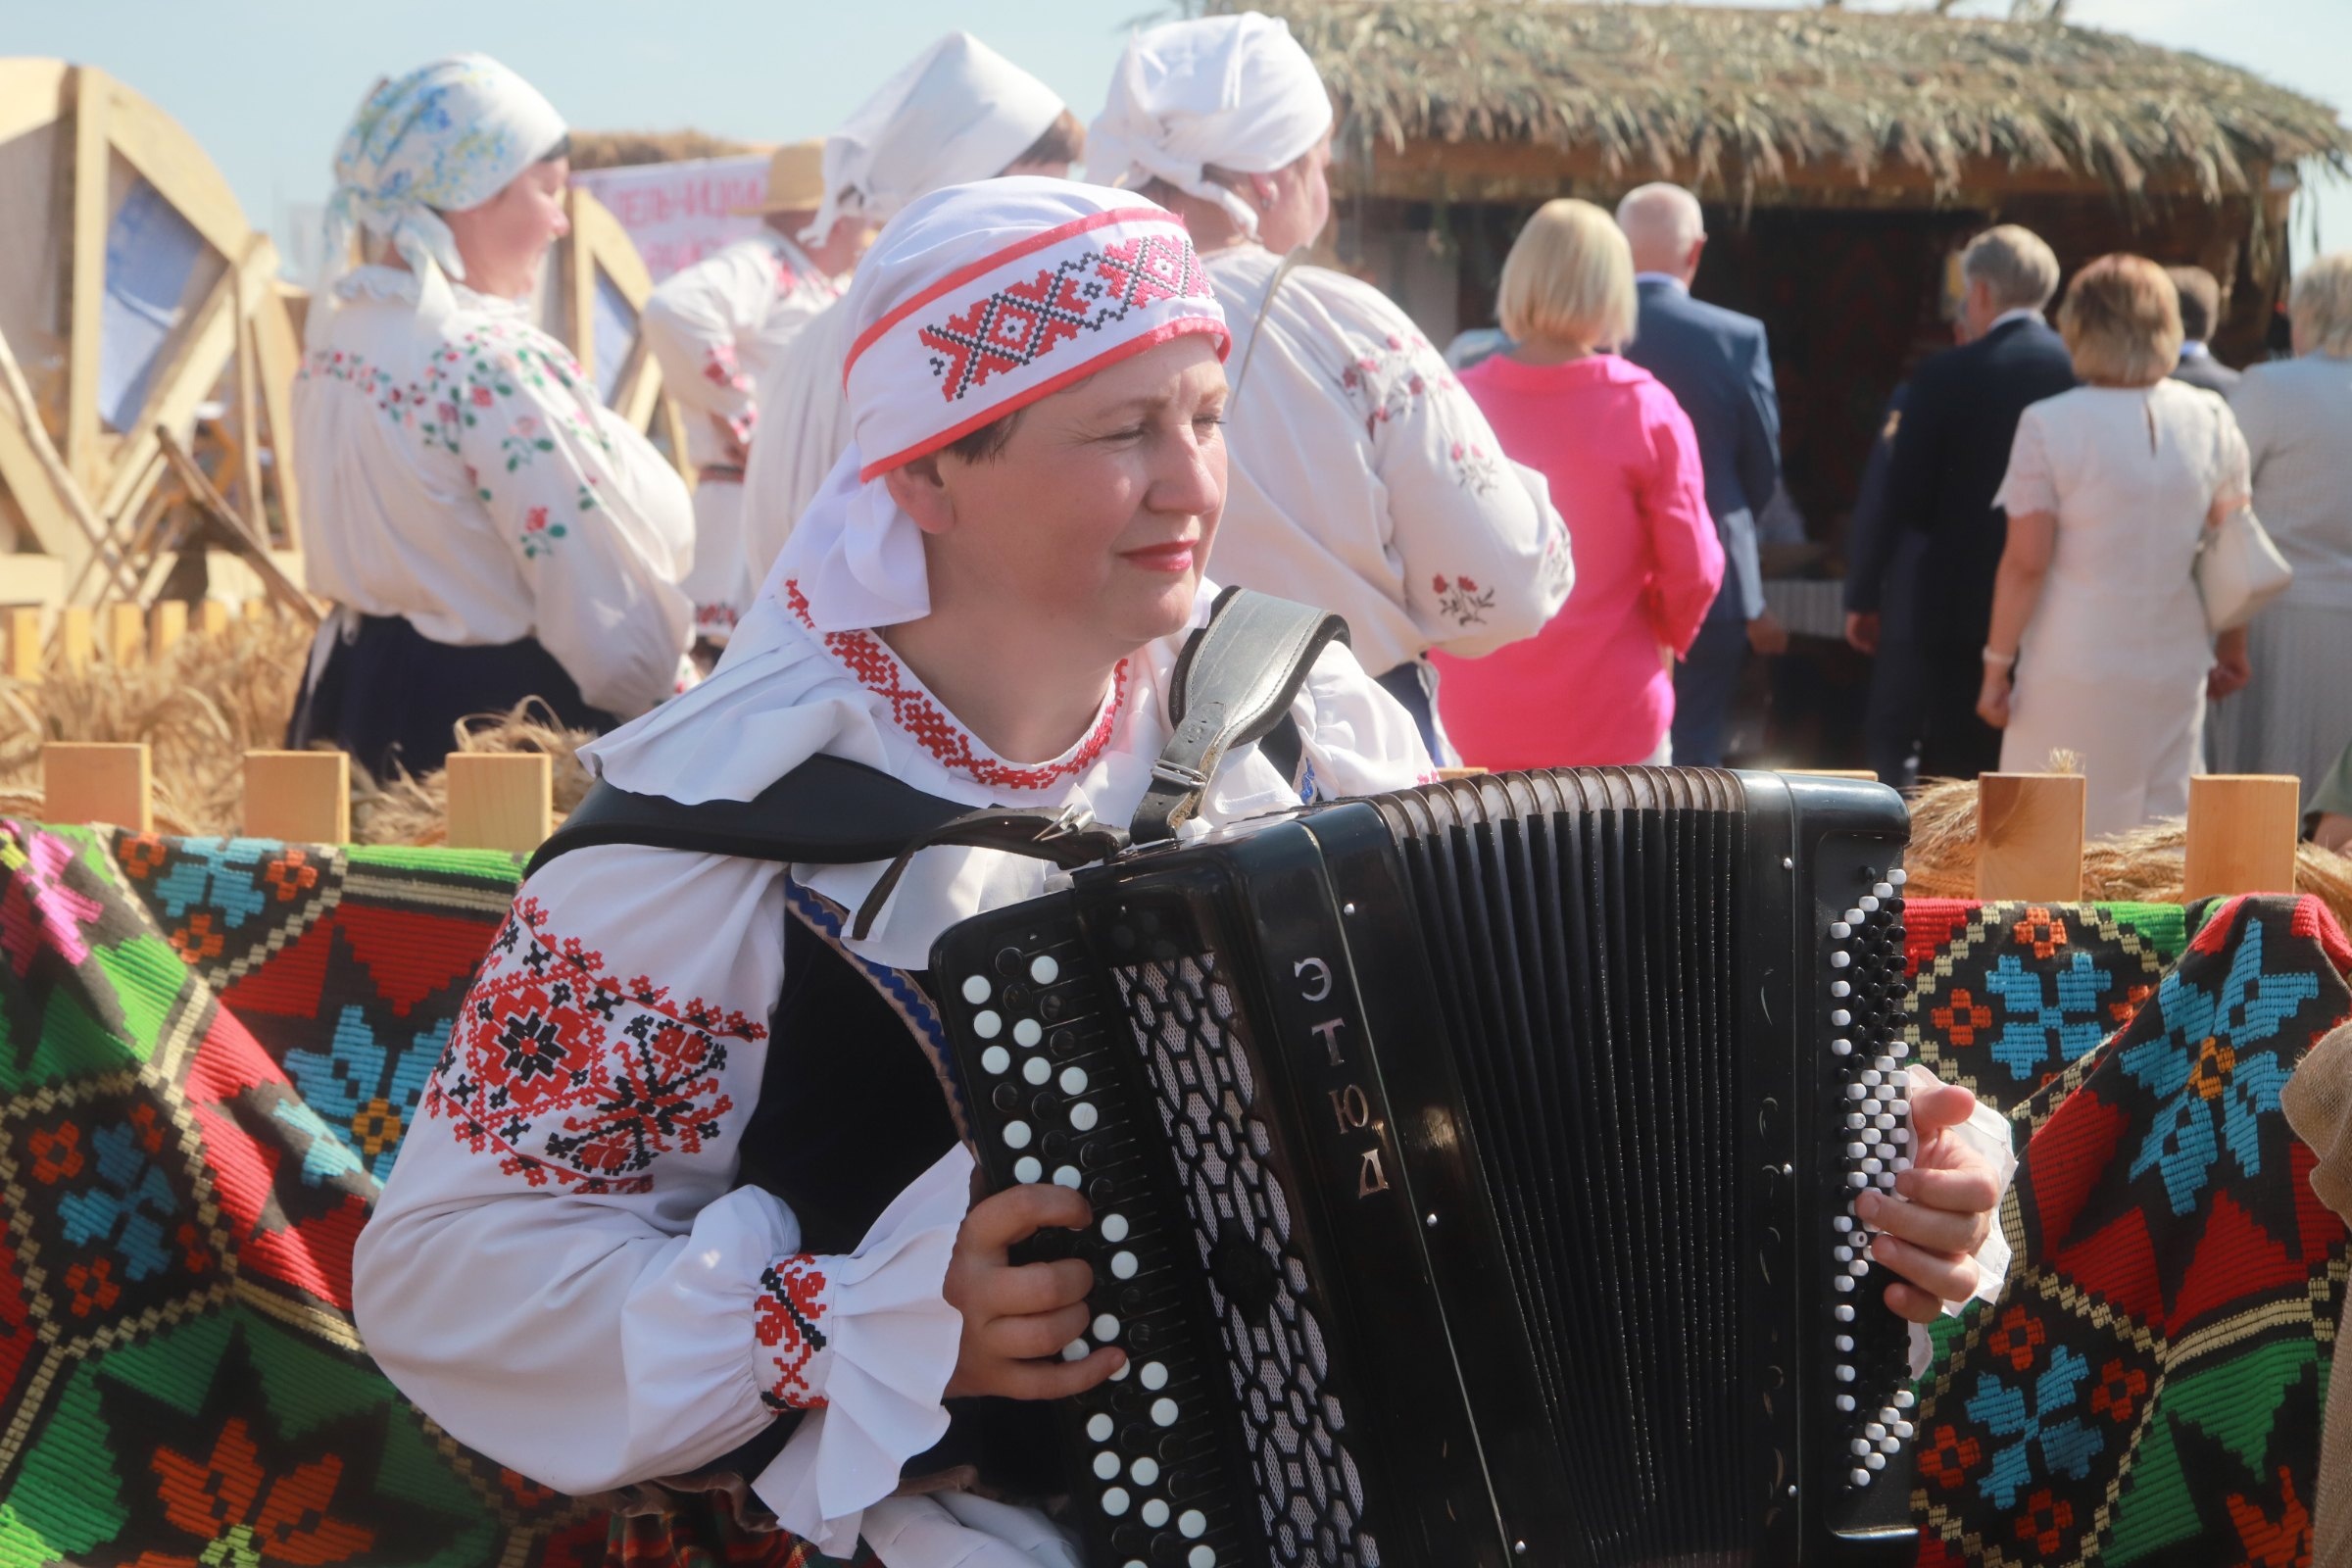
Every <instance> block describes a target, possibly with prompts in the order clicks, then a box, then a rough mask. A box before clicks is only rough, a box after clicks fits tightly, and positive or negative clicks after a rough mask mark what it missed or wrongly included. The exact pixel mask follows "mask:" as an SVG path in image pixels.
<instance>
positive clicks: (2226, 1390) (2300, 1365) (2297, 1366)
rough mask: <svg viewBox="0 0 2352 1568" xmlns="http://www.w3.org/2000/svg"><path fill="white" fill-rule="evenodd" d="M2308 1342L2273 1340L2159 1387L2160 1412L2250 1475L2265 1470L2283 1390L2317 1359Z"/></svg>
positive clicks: (2316, 1349)
mask: <svg viewBox="0 0 2352 1568" xmlns="http://www.w3.org/2000/svg"><path fill="white" fill-rule="evenodd" d="M2319 1353H2320V1352H2319V1347H2318V1345H2317V1344H2316V1343H2315V1342H2313V1341H2312V1340H2310V1339H2301V1340H2279V1341H2277V1342H2275V1343H2273V1344H2270V1345H2265V1346H2261V1347H2259V1348H2255V1349H2251V1350H2246V1351H2243V1352H2241V1353H2239V1354H2236V1355H2233V1356H2231V1357H2230V1358H2229V1360H2227V1361H2224V1362H2223V1363H2221V1364H2220V1365H2218V1366H2211V1367H2208V1368H2206V1369H2205V1370H2204V1371H2202V1372H2194V1373H2191V1374H2189V1375H2188V1376H2186V1377H2180V1376H2177V1375H2176V1376H2174V1377H2173V1378H2171V1379H2169V1380H2168V1381H2167V1382H2166V1384H2165V1388H2164V1408H2165V1409H2166V1410H2168V1411H2170V1412H2171V1413H2172V1414H2174V1415H2176V1416H2178V1417H2180V1419H2181V1420H2183V1421H2187V1422H2191V1423H2193V1424H2194V1425H2195V1426H2196V1427H2197V1429H2198V1430H2199V1431H2201V1432H2203V1433H2205V1434H2206V1435H2207V1436H2208V1437H2210V1438H2212V1439H2214V1440H2215V1441H2216V1442H2218V1443H2220V1444H2221V1445H2222V1446H2224V1447H2226V1448H2228V1449H2229V1451H2230V1452H2231V1453H2233V1454H2235V1455H2236V1456H2237V1457H2238V1458H2239V1459H2241V1460H2243V1461H2244V1462H2245V1465H2246V1468H2247V1469H2249V1470H2251V1471H2253V1472H2254V1473H2255V1474H2256V1475H2262V1474H2264V1473H2265V1472H2266V1470H2267V1469H2268V1465H2267V1463H2266V1461H2267V1460H2268V1458H2269V1455H2270V1446H2271V1428H2272V1426H2273V1425H2275V1424H2276V1423H2277V1421H2278V1407H2279V1406H2280V1405H2281V1404H2283V1403H2285V1402H2286V1396H2287V1391H2288V1390H2290V1389H2292V1388H2293V1387H2294V1386H2295V1385H2296V1384H2298V1383H2300V1382H2302V1381H2303V1378H2304V1376H2305V1375H2306V1373H2307V1372H2308V1371H2309V1369H2310V1367H2311V1364H2312V1363H2313V1362H2314V1361H2316V1360H2318V1359H2319Z"/></svg>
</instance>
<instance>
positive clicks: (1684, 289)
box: [1634, 272, 1691, 294]
mask: <svg viewBox="0 0 2352 1568" xmlns="http://www.w3.org/2000/svg"><path fill="white" fill-rule="evenodd" d="M1644 283H1663V284H1665V285H1666V286H1667V287H1668V288H1670V289H1672V290H1674V291H1675V292H1676V293H1677V294H1688V293H1690V292H1691V285H1690V284H1688V283H1686V282H1684V281H1683V280H1682V279H1681V278H1679V277H1677V276H1675V275H1674V274H1673V273H1672V272H1636V273H1635V274H1634V286H1635V287H1636V288H1640V287H1641V286H1642V284H1644Z"/></svg>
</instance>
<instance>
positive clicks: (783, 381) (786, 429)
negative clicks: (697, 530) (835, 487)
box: [743, 304, 857, 582]
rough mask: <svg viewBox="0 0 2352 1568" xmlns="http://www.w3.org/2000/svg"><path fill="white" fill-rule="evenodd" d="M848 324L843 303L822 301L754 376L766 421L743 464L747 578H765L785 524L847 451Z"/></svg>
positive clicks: (787, 533) (788, 528)
mask: <svg viewBox="0 0 2352 1568" xmlns="http://www.w3.org/2000/svg"><path fill="white" fill-rule="evenodd" d="M856 326H857V322H856V321H855V320H854V319H852V318H851V316H850V312H849V308H848V306H847V305H839V304H837V305H831V306H828V307H826V308H825V309H824V310H822V311H819V312H818V313H817V314H816V317H815V318H814V319H812V320H810V321H809V325H808V327H807V329H806V330H804V331H803V332H802V333H801V335H800V337H799V339H798V340H797V341H796V343H795V344H794V350H793V352H792V353H790V354H785V355H780V356H778V357H777V358H776V360H775V362H774V363H773V364H772V365H770V366H769V367H768V368H767V371H766V373H765V374H763V375H762V376H760V408H761V409H762V410H764V411H765V417H766V423H765V425H764V426H763V427H762V428H761V431H760V437H759V439H757V440H755V441H754V442H753V443H752V456H751V461H750V462H748V463H746V464H745V465H744V467H743V556H744V569H745V570H746V571H748V572H750V573H751V580H752V581H754V582H765V581H766V580H767V569H768V567H770V566H772V565H774V564H776V557H777V556H778V555H779V554H781V553H782V552H783V549H784V541H785V540H787V539H789V538H791V537H792V530H793V525H794V524H795V523H797V522H799V521H800V520H801V514H802V513H804V512H806V511H808V510H809V502H811V501H813V500H814V499H816V492H817V490H818V489H819V488H820V487H821V486H822V485H823V484H824V482H825V475H826V474H828V473H830V472H832V471H833V465H834V464H835V463H837V462H839V461H840V460H841V455H842V453H844V452H846V451H848V450H849V445H850V403H849V399H848V398H847V397H846V396H844V395H843V392H842V386H841V374H842V370H841V367H842V362H843V361H844V360H846V359H848V358H849V353H850V339H851V337H852V335H853V334H854V331H855V329H856Z"/></svg>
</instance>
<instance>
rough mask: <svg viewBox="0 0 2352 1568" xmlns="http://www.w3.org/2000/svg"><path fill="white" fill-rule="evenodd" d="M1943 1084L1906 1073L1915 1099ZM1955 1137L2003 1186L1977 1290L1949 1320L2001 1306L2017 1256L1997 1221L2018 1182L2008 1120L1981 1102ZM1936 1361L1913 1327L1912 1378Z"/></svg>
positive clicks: (1922, 1333) (1982, 1252) (1980, 1253)
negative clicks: (1971, 1308) (1974, 1304)
mask: <svg viewBox="0 0 2352 1568" xmlns="http://www.w3.org/2000/svg"><path fill="white" fill-rule="evenodd" d="M1942 1082H1943V1080H1942V1079H1940V1078H1937V1077H1936V1075H1935V1074H1934V1073H1932V1072H1930V1071H1929V1070H1928V1069H1927V1068H1925V1067H1923V1066H1921V1065H1920V1064H1919V1063H1918V1062H1913V1063H1911V1065H1910V1066H1909V1067H1908V1068H1907V1069H1906V1070H1905V1073H1904V1088H1905V1089H1906V1090H1907V1091H1908V1092H1909V1093H1910V1094H1914V1095H1920V1094H1925V1093H1927V1092H1928V1091H1929V1090H1931V1089H1936V1088H1938V1087H1940V1086H1941V1084H1942ZM1951 1131H1952V1135H1953V1136H1954V1137H1956V1138H1958V1139H1960V1140H1961V1141H1962V1142H1964V1143H1966V1144H1968V1145H1969V1146H1970V1147H1971V1148H1973V1149H1975V1150H1976V1151H1977V1152H1978V1153H1980V1154H1982V1155H1984V1156H1985V1163H1987V1164H1989V1165H1990V1166H1991V1167H1992V1171H1993V1175H1994V1177H1995V1178H1996V1179H1997V1181H1998V1183H1999V1195H1998V1196H1997V1197H1996V1198H1995V1199H1994V1200H1993V1205H1992V1211H1993V1215H1994V1219H1993V1224H1992V1229H1991V1230H1989V1231H1988V1232H1986V1233H1985V1245H1984V1246H1982V1247H1980V1248H1978V1249H1977V1288H1976V1290H1975V1291H1973V1292H1971V1293H1970V1294H1969V1296H1968V1297H1967V1298H1966V1299H1962V1300H1958V1301H1946V1302H1944V1303H1943V1315H1944V1316H1945V1317H1958V1316H1959V1315H1960V1314H1961V1313H1962V1312H1963V1311H1965V1310H1967V1308H1968V1303H1969V1302H1970V1301H1985V1302H1991V1301H1997V1300H1999V1299H2001V1287H2002V1286H2004V1285H2006V1284H2007V1283H2008V1282H2009V1264H2010V1261H2011V1258H2012V1255H2013V1254H2012V1253H2011V1251H2010V1247H2009V1238H2008V1236H2007V1234H2006V1233H2004V1232H2003V1231H2002V1229H2001V1225H2000V1218H1999V1216H2000V1213H2001V1209H2002V1207H2003V1205H2004V1204H2006V1202H2007V1201H2008V1198H2009V1184H2010V1183H2011V1182H2012V1181H2014V1180H2016V1179H2017V1151H2016V1148H2015V1146H2014V1145H2013V1144H2012V1143H2011V1141H2010V1136H2009V1118H2008V1117H2006V1116H2004V1115H2002V1114H2001V1113H2000V1112H1999V1111H1997V1110H1995V1109H1993V1108H1992V1107H1991V1106H1990V1105H1987V1104H1985V1103H1984V1102H1983V1101H1981V1100H1980V1101H1978V1102H1977V1108H1976V1109H1974V1110H1972V1111H1970V1112H1969V1113H1968V1120H1966V1121H1964V1122H1961V1123H1960V1124H1959V1125H1958V1126H1956V1127H1954V1128H1952V1129H1951ZM1934 1357H1935V1348H1934V1346H1933V1344H1932V1342H1931V1341H1930V1340H1929V1337H1928V1330H1927V1326H1926V1325H1925V1324H1921V1323H1914V1324H1912V1325H1911V1375H1912V1376H1913V1377H1914V1378H1920V1377H1925V1376H1926V1375H1927V1371H1928V1365H1929V1363H1930V1362H1931V1361H1932V1360H1933V1359H1934Z"/></svg>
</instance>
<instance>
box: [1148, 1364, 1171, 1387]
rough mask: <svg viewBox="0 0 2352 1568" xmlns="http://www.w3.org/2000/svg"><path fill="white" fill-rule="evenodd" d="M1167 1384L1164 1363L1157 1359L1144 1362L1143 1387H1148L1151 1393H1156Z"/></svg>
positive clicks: (1166, 1370)
mask: <svg viewBox="0 0 2352 1568" xmlns="http://www.w3.org/2000/svg"><path fill="white" fill-rule="evenodd" d="M1167 1386H1168V1369H1167V1367H1166V1365H1165V1364H1164V1363H1162V1362H1158V1361H1148V1362H1146V1363H1145V1364H1144V1387H1145V1388H1147V1389H1150V1390H1151V1391H1152V1393H1153V1394H1157V1393H1158V1392H1159V1391H1160V1390H1162V1389H1164V1388H1166V1387H1167Z"/></svg>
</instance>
